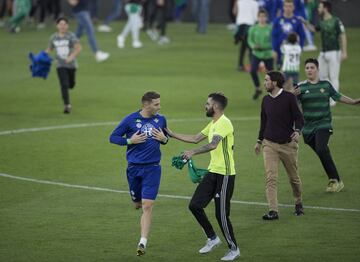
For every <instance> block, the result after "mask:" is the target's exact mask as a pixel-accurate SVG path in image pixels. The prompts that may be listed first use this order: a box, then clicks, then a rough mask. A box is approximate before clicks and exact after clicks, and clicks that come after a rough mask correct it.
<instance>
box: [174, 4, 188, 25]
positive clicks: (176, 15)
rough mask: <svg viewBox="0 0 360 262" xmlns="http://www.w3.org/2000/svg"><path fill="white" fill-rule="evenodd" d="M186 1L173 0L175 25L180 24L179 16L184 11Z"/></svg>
mask: <svg viewBox="0 0 360 262" xmlns="http://www.w3.org/2000/svg"><path fill="white" fill-rule="evenodd" d="M186 7H187V0H175V12H174V20H175V22H177V23H180V22H181V16H182V14H183V13H184V11H185V10H186Z"/></svg>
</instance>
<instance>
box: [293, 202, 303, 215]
mask: <svg viewBox="0 0 360 262" xmlns="http://www.w3.org/2000/svg"><path fill="white" fill-rule="evenodd" d="M294 215H295V216H302V215H304V208H303V205H302V203H300V204H296V205H295V212H294Z"/></svg>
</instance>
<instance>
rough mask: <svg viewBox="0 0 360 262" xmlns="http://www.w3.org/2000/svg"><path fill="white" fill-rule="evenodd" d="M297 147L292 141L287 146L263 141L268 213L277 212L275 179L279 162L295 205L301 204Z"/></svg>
mask: <svg viewBox="0 0 360 262" xmlns="http://www.w3.org/2000/svg"><path fill="white" fill-rule="evenodd" d="M298 149H299V145H298V144H297V143H296V142H294V141H292V142H290V143H287V144H277V143H274V142H271V141H269V140H266V139H264V141H263V154H264V166H265V178H266V197H267V200H268V204H269V210H270V211H276V212H278V211H279V208H278V199H277V178H278V173H279V161H280V160H281V162H282V163H283V165H284V167H285V169H286V173H287V175H288V177H289V182H290V185H291V187H292V190H293V196H294V198H295V204H299V203H301V180H300V177H299V175H298Z"/></svg>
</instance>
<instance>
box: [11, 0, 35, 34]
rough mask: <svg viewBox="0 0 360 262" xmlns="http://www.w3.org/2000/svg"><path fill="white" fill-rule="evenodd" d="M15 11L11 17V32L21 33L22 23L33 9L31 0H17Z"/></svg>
mask: <svg viewBox="0 0 360 262" xmlns="http://www.w3.org/2000/svg"><path fill="white" fill-rule="evenodd" d="M14 8H15V12H13V14H12V17H11V19H10V28H9V31H10V33H19V32H20V25H21V23H22V22H23V21H24V19H25V18H26V17H27V16H28V14H29V12H30V9H31V2H30V0H16V1H15V4H14Z"/></svg>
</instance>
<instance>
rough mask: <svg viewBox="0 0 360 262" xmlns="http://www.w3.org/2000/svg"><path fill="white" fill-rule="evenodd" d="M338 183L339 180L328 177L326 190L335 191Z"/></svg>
mask: <svg viewBox="0 0 360 262" xmlns="http://www.w3.org/2000/svg"><path fill="white" fill-rule="evenodd" d="M338 183H339V182H338V181H337V180H336V179H329V183H328V185H327V187H326V192H336V188H337V184H338Z"/></svg>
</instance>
